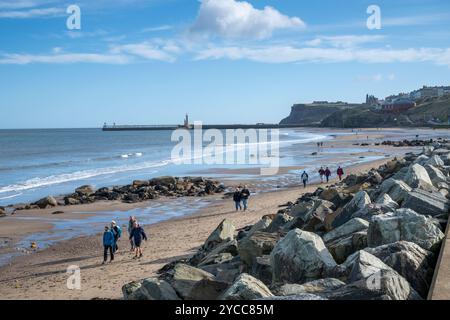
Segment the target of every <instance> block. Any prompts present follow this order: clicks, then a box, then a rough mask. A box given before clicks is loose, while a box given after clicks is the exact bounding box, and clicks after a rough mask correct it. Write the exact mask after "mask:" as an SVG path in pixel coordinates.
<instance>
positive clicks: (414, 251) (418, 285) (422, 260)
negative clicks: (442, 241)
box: [364, 241, 434, 298]
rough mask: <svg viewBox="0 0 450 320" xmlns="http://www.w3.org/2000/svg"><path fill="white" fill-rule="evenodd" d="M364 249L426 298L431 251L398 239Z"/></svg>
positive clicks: (430, 276)
mask: <svg viewBox="0 0 450 320" xmlns="http://www.w3.org/2000/svg"><path fill="white" fill-rule="evenodd" d="M364 250H365V251H367V252H369V253H370V254H372V255H374V256H375V257H377V258H378V259H380V260H381V261H383V262H384V263H385V264H386V265H388V266H390V267H391V268H392V269H394V270H395V271H397V272H398V273H399V274H400V275H401V276H403V277H404V278H405V279H406V280H408V281H409V283H410V284H411V286H412V287H413V288H414V289H415V290H416V291H417V292H418V293H419V294H420V295H421V296H422V298H426V297H427V294H428V290H429V287H430V283H431V279H432V276H433V259H434V258H433V257H434V255H433V253H432V252H430V251H427V250H425V249H422V248H421V247H419V246H418V245H417V244H415V243H412V242H407V241H399V242H395V243H391V244H387V245H384V246H380V247H376V248H366V249H364Z"/></svg>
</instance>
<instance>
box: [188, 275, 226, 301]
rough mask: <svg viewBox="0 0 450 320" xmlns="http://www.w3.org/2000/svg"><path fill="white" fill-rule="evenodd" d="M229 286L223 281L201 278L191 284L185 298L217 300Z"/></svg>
mask: <svg viewBox="0 0 450 320" xmlns="http://www.w3.org/2000/svg"><path fill="white" fill-rule="evenodd" d="M229 286H230V284H229V283H227V282H224V281H218V280H215V279H203V280H200V281H199V282H197V283H196V284H195V285H194V286H193V288H192V289H191V291H190V292H189V296H188V297H187V300H202V301H204V300H219V299H220V297H221V296H222V295H223V294H224V292H225V291H226V290H227V289H228V287H229Z"/></svg>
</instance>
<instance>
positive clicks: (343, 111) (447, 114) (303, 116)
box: [280, 96, 450, 128]
mask: <svg viewBox="0 0 450 320" xmlns="http://www.w3.org/2000/svg"><path fill="white" fill-rule="evenodd" d="M449 118H450V97H448V96H447V97H441V98H427V99H423V100H418V101H417V105H416V106H415V107H414V108H411V109H409V110H406V111H402V112H395V113H394V112H392V113H383V112H380V111H379V110H375V109H374V108H373V107H370V106H368V105H366V104H347V103H340V102H338V103H325V102H323V103H312V104H296V105H294V106H292V109H291V113H290V115H289V116H288V117H287V118H285V119H283V120H282V121H281V122H280V124H299V125H302V126H317V127H327V128H375V127H417V126H431V125H439V124H446V123H447V122H448V120H449Z"/></svg>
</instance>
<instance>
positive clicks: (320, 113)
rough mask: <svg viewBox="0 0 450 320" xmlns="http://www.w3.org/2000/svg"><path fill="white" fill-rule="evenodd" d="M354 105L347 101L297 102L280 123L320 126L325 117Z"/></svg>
mask: <svg viewBox="0 0 450 320" xmlns="http://www.w3.org/2000/svg"><path fill="white" fill-rule="evenodd" d="M354 106H355V105H349V104H346V103H312V104H295V105H293V106H292V108H291V114H290V115H289V116H288V117H287V118H285V119H283V120H281V122H280V124H300V125H307V126H318V125H320V124H321V122H322V121H323V120H324V119H325V118H327V117H329V116H330V115H332V114H334V113H335V112H338V111H341V110H347V109H349V108H352V107H354Z"/></svg>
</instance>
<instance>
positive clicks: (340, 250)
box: [327, 230, 367, 263]
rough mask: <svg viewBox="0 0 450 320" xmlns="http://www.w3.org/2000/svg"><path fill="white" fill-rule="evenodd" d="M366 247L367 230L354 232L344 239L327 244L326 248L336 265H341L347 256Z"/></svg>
mask: <svg viewBox="0 0 450 320" xmlns="http://www.w3.org/2000/svg"><path fill="white" fill-rule="evenodd" d="M366 247H367V230H364V231H359V232H355V233H353V234H350V235H348V236H347V237H344V238H339V239H337V240H334V241H332V242H330V243H327V248H328V250H329V251H330V253H331V255H332V256H333V258H334V260H335V261H336V262H337V263H342V262H344V261H345V259H347V257H348V256H350V255H351V254H353V253H355V252H356V251H358V250H361V249H364V248H366Z"/></svg>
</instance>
